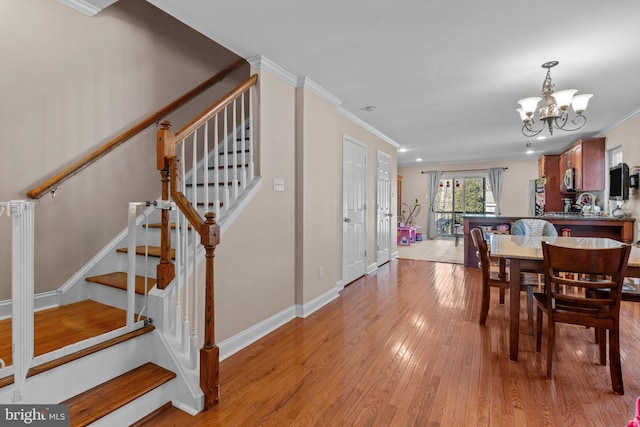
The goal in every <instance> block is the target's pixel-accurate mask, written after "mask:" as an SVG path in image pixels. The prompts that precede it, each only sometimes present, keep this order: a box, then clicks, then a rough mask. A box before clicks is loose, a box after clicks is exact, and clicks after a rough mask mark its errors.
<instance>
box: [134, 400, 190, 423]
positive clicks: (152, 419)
mask: <svg viewBox="0 0 640 427" xmlns="http://www.w3.org/2000/svg"><path fill="white" fill-rule="evenodd" d="M177 418H178V420H177V421H178V422H177V423H176V422H175V421H176V419H177ZM179 418H183V419H184V421H185V422H184V424H183V423H180V422H179V421H180V420H179ZM190 418H191V415H189V414H187V413H186V412H184V411H182V410H180V409H178V408H176V407H175V406H173V405H172V404H171V402H167V403H165V404H164V405H162V406H161V407H159V408H158V409H156V410H155V411H153V412H151V413H149V414H147V415H146V416H144V417H143V418H141V419H139V420H138V421H136V422H135V423H133V424H131V425H130V426H129V427H144V426H154V427H159V426H161V425H164V424H166V423H168V424H166V425H167V426H177V425H187V422H188V420H189V419H190ZM163 422H164V424H163Z"/></svg>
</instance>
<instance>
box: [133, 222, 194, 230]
mask: <svg viewBox="0 0 640 427" xmlns="http://www.w3.org/2000/svg"><path fill="white" fill-rule="evenodd" d="M143 227H149V228H162V224H161V223H159V222H156V223H153V224H144V225H143ZM170 227H171V229H172V230H175V229H176V227H177V225H176V223H175V222H172V223H171V225H170ZM187 228H188V229H191V223H190V222H189V223H187Z"/></svg>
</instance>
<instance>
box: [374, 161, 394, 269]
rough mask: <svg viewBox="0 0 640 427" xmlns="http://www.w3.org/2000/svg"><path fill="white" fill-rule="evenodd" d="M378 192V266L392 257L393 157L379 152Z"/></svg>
mask: <svg viewBox="0 0 640 427" xmlns="http://www.w3.org/2000/svg"><path fill="white" fill-rule="evenodd" d="M377 157H378V158H377V168H378V169H377V177H378V179H377V181H378V183H377V191H376V205H377V206H376V208H377V209H376V222H377V227H376V250H377V253H376V263H377V264H378V266H380V265H382V264H384V263H385V262H387V261H389V259H390V257H391V234H392V227H391V221H392V219H393V213H392V210H391V156H390V155H388V154H386V153H383V152H382V151H378V155H377Z"/></svg>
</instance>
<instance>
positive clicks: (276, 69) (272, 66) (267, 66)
mask: <svg viewBox="0 0 640 427" xmlns="http://www.w3.org/2000/svg"><path fill="white" fill-rule="evenodd" d="M247 62H248V63H249V65H251V66H252V67H253V68H255V69H257V70H261V69H262V70H265V71H268V72H269V73H271V74H273V75H274V76H276V77H278V78H279V79H280V80H282V81H283V82H285V83H286V84H288V85H289V86H293V87H295V86H296V83H297V82H298V79H297V78H296V76H294V75H293V74H291V73H290V72H288V71H287V70H285V69H284V68H282V67H281V66H279V65H278V64H276V63H275V62H273V61H271V60H270V59H269V58H267V57H266V56H262V55H257V56H252V57H251V58H247Z"/></svg>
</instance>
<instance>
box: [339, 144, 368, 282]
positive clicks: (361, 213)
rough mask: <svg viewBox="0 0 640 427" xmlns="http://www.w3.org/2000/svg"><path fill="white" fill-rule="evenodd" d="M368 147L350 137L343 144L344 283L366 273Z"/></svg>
mask: <svg viewBox="0 0 640 427" xmlns="http://www.w3.org/2000/svg"><path fill="white" fill-rule="evenodd" d="M366 177H367V146H366V145H365V144H363V143H361V142H359V141H356V140H355V139H353V138H350V137H348V136H346V135H345V136H344V137H343V141H342V283H344V284H345V285H346V284H348V283H351V282H353V281H354V280H356V279H357V278H359V277H361V276H363V275H364V274H365V273H366V260H367V254H366V248H367V245H366V237H367V233H366V207H367V205H366V196H367V188H366Z"/></svg>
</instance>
